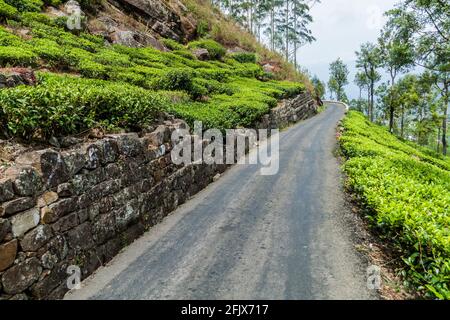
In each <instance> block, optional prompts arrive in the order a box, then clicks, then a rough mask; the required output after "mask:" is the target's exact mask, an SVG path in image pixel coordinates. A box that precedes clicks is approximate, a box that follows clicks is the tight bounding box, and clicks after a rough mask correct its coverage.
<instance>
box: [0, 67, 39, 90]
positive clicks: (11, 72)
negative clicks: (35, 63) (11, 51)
mask: <svg viewBox="0 0 450 320" xmlns="http://www.w3.org/2000/svg"><path fill="white" fill-rule="evenodd" d="M0 75H1V78H0V85H1V84H3V85H4V86H6V87H15V86H18V85H23V84H25V85H29V86H34V85H35V84H36V76H35V75H34V71H33V70H32V69H28V68H0Z"/></svg>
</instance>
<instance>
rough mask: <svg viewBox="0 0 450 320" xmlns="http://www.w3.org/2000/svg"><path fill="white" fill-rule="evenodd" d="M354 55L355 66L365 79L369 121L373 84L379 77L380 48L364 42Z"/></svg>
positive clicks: (372, 102) (371, 116) (372, 104)
mask: <svg viewBox="0 0 450 320" xmlns="http://www.w3.org/2000/svg"><path fill="white" fill-rule="evenodd" d="M356 57H357V60H356V67H357V68H358V69H360V70H361V72H362V74H363V75H364V78H365V79H364V80H366V81H367V93H368V100H367V104H368V116H369V119H370V121H372V122H373V120H374V113H373V109H374V95H375V84H376V83H377V82H378V81H380V79H381V75H380V73H379V72H378V68H380V66H381V59H380V49H379V48H378V47H377V46H375V45H374V44H372V43H365V44H363V45H361V48H360V51H357V52H356ZM360 80H362V79H360Z"/></svg>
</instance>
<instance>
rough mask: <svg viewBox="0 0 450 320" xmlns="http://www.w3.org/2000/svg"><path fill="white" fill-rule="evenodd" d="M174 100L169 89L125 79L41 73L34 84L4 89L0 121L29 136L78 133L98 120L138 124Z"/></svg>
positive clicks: (127, 125)
mask: <svg viewBox="0 0 450 320" xmlns="http://www.w3.org/2000/svg"><path fill="white" fill-rule="evenodd" d="M169 103H170V100H169V98H168V96H167V95H165V94H163V93H155V92H151V91H148V90H145V89H141V88H138V87H135V86H131V85H127V84H124V83H115V82H108V81H101V80H90V79H82V78H74V77H67V76H66V77H61V76H55V75H43V77H42V79H41V83H40V85H38V86H36V87H29V86H19V87H16V88H12V89H7V90H1V91H0V105H1V106H2V108H1V109H0V112H1V113H2V117H1V123H0V126H1V127H2V130H3V131H6V132H8V133H9V134H10V135H11V136H13V135H14V136H19V137H23V138H26V139H30V138H32V137H35V136H36V135H41V137H46V138H48V137H50V136H53V135H63V134H71V133H77V132H80V131H82V130H84V129H87V128H90V127H93V126H97V125H99V124H103V125H112V126H118V127H122V128H137V127H139V126H143V125H145V124H149V123H151V122H152V121H153V120H154V119H155V117H156V116H157V114H158V112H159V111H160V110H162V108H163V107H164V106H166V105H168V104H169Z"/></svg>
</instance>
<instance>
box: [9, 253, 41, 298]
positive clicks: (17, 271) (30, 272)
mask: <svg viewBox="0 0 450 320" xmlns="http://www.w3.org/2000/svg"><path fill="white" fill-rule="evenodd" d="M41 272H42V267H41V265H40V263H39V260H38V259H37V258H31V259H27V260H25V261H24V262H22V263H19V264H16V265H14V266H13V267H11V268H9V269H8V270H6V271H5V273H3V276H2V283H3V289H4V291H5V292H6V293H8V294H16V293H21V292H22V291H24V290H25V289H27V288H28V287H29V286H31V285H32V284H33V283H34V282H35V281H36V280H37V279H39V276H40V274H41Z"/></svg>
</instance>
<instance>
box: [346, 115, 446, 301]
mask: <svg viewBox="0 0 450 320" xmlns="http://www.w3.org/2000/svg"><path fill="white" fill-rule="evenodd" d="M344 127H345V131H344V134H343V136H342V137H341V138H340V144H341V146H342V150H343V152H344V155H345V156H346V157H348V161H347V162H346V163H345V165H344V170H345V172H346V173H347V175H348V181H347V183H348V186H349V188H350V189H351V190H353V191H354V192H355V193H356V194H358V195H359V196H360V198H361V199H362V202H363V205H364V206H366V207H367V208H368V209H369V212H372V213H371V214H369V216H368V218H369V219H370V221H371V222H372V223H373V225H374V226H375V227H376V228H377V229H378V230H379V231H380V232H381V234H383V235H384V236H385V237H386V239H389V240H390V241H393V243H394V245H395V246H396V247H397V248H399V251H400V252H401V254H402V258H403V261H404V262H405V264H406V267H405V269H404V270H403V271H402V273H403V275H404V276H405V278H406V279H407V281H408V282H409V283H410V284H411V285H414V286H415V287H416V288H417V289H418V290H420V291H422V292H423V293H424V294H425V295H426V296H428V297H434V298H439V299H450V287H449V284H450V228H449V226H450V192H449V190H450V163H449V162H448V161H447V159H437V158H434V157H432V156H430V155H429V154H426V153H424V152H423V151H422V150H420V148H416V147H415V146H413V145H412V144H410V143H408V144H407V143H403V142H401V141H400V140H399V139H397V138H396V137H395V136H393V135H391V134H390V133H389V132H388V131H387V130H386V129H385V128H383V127H380V126H377V125H374V124H371V123H370V122H368V121H367V120H366V119H365V118H364V116H363V115H362V114H360V113H358V112H354V111H352V112H350V113H349V115H348V116H347V117H346V119H345V120H344Z"/></svg>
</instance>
